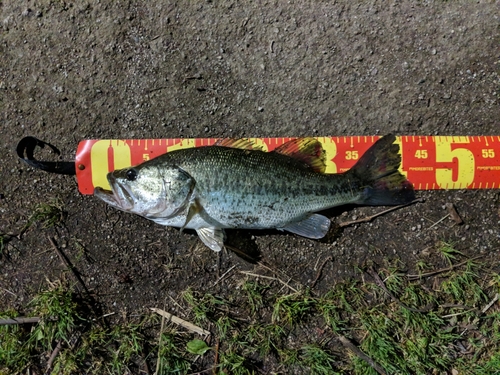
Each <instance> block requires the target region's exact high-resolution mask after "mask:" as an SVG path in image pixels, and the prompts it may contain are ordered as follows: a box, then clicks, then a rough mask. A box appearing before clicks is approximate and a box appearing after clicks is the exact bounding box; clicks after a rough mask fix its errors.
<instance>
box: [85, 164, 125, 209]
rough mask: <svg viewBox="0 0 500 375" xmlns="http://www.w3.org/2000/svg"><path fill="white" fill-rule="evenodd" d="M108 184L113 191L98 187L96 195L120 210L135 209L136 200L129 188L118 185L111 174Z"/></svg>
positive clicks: (95, 191)
mask: <svg viewBox="0 0 500 375" xmlns="http://www.w3.org/2000/svg"><path fill="white" fill-rule="evenodd" d="M108 182H109V185H110V186H111V190H107V189H103V188H102V187H100V186H97V187H96V188H95V189H94V195H95V196H96V197H97V198H99V199H101V200H103V201H104V202H106V203H107V204H109V205H111V206H113V207H115V208H118V209H119V210H123V211H130V210H131V209H132V208H133V207H134V199H133V197H132V195H131V194H130V191H129V190H128V189H127V187H126V186H123V185H120V184H118V183H117V182H116V179H115V177H114V176H113V175H112V174H111V173H110V174H109V175H108Z"/></svg>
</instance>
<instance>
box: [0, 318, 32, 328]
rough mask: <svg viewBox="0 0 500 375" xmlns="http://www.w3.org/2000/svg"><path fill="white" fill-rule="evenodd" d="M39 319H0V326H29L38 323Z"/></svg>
mask: <svg viewBox="0 0 500 375" xmlns="http://www.w3.org/2000/svg"><path fill="white" fill-rule="evenodd" d="M39 321H40V318H38V317H32V318H22V317H19V318H10V319H0V326H6V325H11V324H30V323H38V322H39Z"/></svg>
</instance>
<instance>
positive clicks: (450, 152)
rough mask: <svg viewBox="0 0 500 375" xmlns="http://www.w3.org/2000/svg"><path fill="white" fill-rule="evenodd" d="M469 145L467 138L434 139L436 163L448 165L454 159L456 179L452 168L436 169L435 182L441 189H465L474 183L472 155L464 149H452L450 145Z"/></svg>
mask: <svg viewBox="0 0 500 375" xmlns="http://www.w3.org/2000/svg"><path fill="white" fill-rule="evenodd" d="M456 143H469V138H468V137H436V162H438V163H450V162H453V161H455V159H456V164H455V165H456V168H457V172H458V173H457V179H456V181H453V169H452V168H436V182H437V184H438V185H439V187H440V188H443V189H457V188H458V189H465V188H466V187H467V186H468V185H470V184H471V183H472V182H473V181H474V154H473V153H472V152H471V151H470V150H468V149H466V148H456V149H452V148H451V146H452V144H456Z"/></svg>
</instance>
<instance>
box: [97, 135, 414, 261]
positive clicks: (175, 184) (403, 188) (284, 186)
mask: <svg viewBox="0 0 500 375" xmlns="http://www.w3.org/2000/svg"><path fill="white" fill-rule="evenodd" d="M395 141H396V137H395V136H394V135H392V134H388V135H386V136H384V137H381V138H379V139H378V140H377V141H376V142H375V143H374V144H373V145H372V146H371V147H370V148H369V149H368V150H367V151H366V152H365V153H364V154H363V155H362V156H361V157H360V158H359V160H358V161H357V163H356V164H355V165H354V166H353V167H352V168H351V169H349V170H348V171H346V172H343V173H334V174H328V173H325V169H326V163H325V160H326V159H325V158H326V153H325V151H324V149H323V147H322V145H321V143H320V142H319V141H318V140H317V139H315V138H310V137H307V138H297V139H293V140H291V141H289V142H287V143H285V144H283V145H282V146H280V147H278V148H276V149H275V150H273V151H271V152H265V151H262V150H259V149H258V148H256V147H255V146H254V145H253V144H252V143H251V142H250V141H248V140H246V139H222V140H220V141H218V142H217V143H216V144H215V145H213V146H205V147H198V148H189V149H180V150H175V151H171V152H168V153H166V154H163V155H160V156H158V157H156V158H154V159H151V160H148V161H145V162H143V163H142V164H139V165H136V166H131V167H128V168H124V169H118V170H115V171H112V172H110V173H108V174H107V180H108V182H109V185H110V187H111V190H107V189H104V188H102V187H96V188H95V190H94V195H95V196H96V197H97V198H100V199H101V200H103V201H104V202H106V203H107V204H109V205H110V206H112V207H114V208H116V209H119V210H122V211H125V212H131V213H135V214H137V215H140V216H143V217H145V218H146V219H149V220H152V221H154V222H156V223H158V224H161V225H165V226H170V227H177V228H181V231H182V230H184V229H194V230H195V231H196V233H197V234H198V236H199V238H200V239H201V241H202V242H203V243H204V244H205V245H206V246H207V247H209V248H210V249H212V250H214V251H220V250H221V249H222V248H223V247H224V240H225V232H224V231H225V229H249V230H253V229H278V230H283V231H287V232H291V233H294V234H297V235H299V236H303V237H306V238H311V239H320V238H322V237H324V236H325V235H326V234H327V233H328V230H329V228H330V224H331V221H330V219H329V218H328V217H326V216H325V215H323V214H321V213H318V212H321V211H324V210H326V209H330V208H332V207H336V206H340V205H346V204H354V205H370V206H371V205H376V206H378V205H400V204H406V203H409V202H411V201H412V200H414V199H415V193H414V189H413V185H412V184H411V182H409V181H408V180H407V179H406V177H405V176H404V175H403V174H402V173H401V172H400V171H399V167H400V164H401V155H400V154H399V145H398V144H397V143H395Z"/></svg>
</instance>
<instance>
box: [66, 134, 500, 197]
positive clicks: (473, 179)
mask: <svg viewBox="0 0 500 375" xmlns="http://www.w3.org/2000/svg"><path fill="white" fill-rule="evenodd" d="M378 138H379V137H378V136H352V137H317V139H318V140H319V141H320V142H321V143H322V145H323V148H324V149H325V151H326V157H327V166H326V173H341V172H345V171H347V170H348V169H350V168H351V167H352V166H353V165H354V164H355V163H356V162H357V161H358V159H359V158H360V157H361V156H362V155H363V154H364V153H365V152H366V150H368V148H370V146H371V145H372V144H373V143H375V141H376V140H377V139H378ZM291 139H293V138H252V139H250V140H251V141H253V142H254V143H255V144H256V145H258V146H260V147H261V148H262V150H264V151H272V150H274V149H275V148H276V147H278V146H280V145H282V144H283V143H285V142H287V141H289V140H291ZM216 141H217V139H215V138H189V139H180V138H177V139H130V140H87V141H82V142H80V144H79V145H78V149H77V155H76V160H75V163H76V166H77V168H76V174H77V179H78V187H79V190H80V192H81V193H82V194H93V192H94V187H95V186H101V187H103V188H109V185H108V182H107V179H106V175H107V173H108V172H110V171H113V170H115V169H120V168H126V167H128V166H131V165H137V164H140V163H142V162H144V161H146V160H150V159H153V158H155V157H157V156H159V155H161V154H164V153H166V152H170V151H174V150H177V149H182V148H190V147H201V146H210V145H213V144H214V143H215V142H216ZM396 142H397V143H399V145H400V149H401V158H402V162H401V168H400V170H401V172H402V173H403V174H405V175H406V176H407V178H408V179H409V180H410V181H411V182H412V183H413V185H414V187H415V189H416V190H433V189H496V188H500V136H413V135H412V136H401V137H397V140H396Z"/></svg>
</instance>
